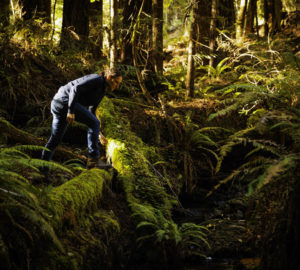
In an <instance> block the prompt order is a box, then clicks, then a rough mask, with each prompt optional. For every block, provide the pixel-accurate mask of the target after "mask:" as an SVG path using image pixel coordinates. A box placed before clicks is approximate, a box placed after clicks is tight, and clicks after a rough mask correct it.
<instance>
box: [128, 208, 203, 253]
mask: <svg viewBox="0 0 300 270" xmlns="http://www.w3.org/2000/svg"><path fill="white" fill-rule="evenodd" d="M132 207H133V208H134V209H135V213H134V214H133V216H141V217H143V221H141V222H139V223H138V225H137V227H136V228H137V229H139V230H140V231H144V233H143V236H141V237H139V238H138V239H137V242H138V243H139V244H140V245H142V244H145V242H146V243H147V242H148V241H150V242H152V241H155V242H156V243H159V244H162V245H163V246H165V247H166V248H168V249H170V248H171V249H173V248H175V249H174V250H173V251H172V252H176V253H177V254H179V255H181V256H183V255H190V254H196V255H203V254H202V253H201V252H199V251H196V250H193V247H198V248H200V251H201V250H202V249H203V245H204V244H205V245H207V246H209V244H208V242H207V239H206V234H207V232H208V230H207V228H206V227H205V226H201V225H197V224H194V223H183V224H182V225H180V226H178V225H177V224H175V223H173V222H171V221H170V220H167V219H166V218H165V217H164V216H163V214H162V213H161V212H160V211H159V210H157V209H154V208H152V207H151V206H145V205H138V204H134V205H133V206H132ZM153 213H155V215H154V214H153Z"/></svg>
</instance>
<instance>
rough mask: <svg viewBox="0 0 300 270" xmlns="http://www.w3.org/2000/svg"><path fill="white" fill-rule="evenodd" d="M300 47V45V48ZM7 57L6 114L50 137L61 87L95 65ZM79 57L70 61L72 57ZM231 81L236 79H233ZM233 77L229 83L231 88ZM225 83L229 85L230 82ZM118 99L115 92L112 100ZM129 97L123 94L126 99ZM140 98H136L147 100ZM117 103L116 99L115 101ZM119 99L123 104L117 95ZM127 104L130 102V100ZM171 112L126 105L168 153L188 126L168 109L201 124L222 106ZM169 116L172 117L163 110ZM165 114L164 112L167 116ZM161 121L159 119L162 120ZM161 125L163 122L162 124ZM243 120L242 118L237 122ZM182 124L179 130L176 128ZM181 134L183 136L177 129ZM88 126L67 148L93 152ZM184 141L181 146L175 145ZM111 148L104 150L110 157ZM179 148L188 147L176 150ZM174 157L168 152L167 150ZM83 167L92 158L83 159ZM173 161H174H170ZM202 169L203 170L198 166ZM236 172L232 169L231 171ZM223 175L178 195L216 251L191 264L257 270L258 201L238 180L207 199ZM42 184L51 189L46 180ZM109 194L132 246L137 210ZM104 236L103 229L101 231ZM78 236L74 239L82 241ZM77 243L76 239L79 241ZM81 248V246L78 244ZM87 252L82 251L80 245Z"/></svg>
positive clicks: (109, 207) (21, 54)
mask: <svg viewBox="0 0 300 270" xmlns="http://www.w3.org/2000/svg"><path fill="white" fill-rule="evenodd" d="M297 29H298V28H295V30H294V32H293V33H291V32H289V33H285V34H288V35H291V34H292V35H293V42H294V43H295V42H296V41H297V40H298V39H299V36H300V35H299V32H297V31H298V30H297ZM297 46H298V47H299V45H297ZM0 47H1V48H0V52H1V54H0V60H1V62H2V63H3V67H4V68H3V70H2V71H1V73H0V87H1V89H5V90H4V91H3V92H2V93H1V101H0V105H1V111H0V114H1V116H3V117H5V118H7V119H8V120H10V121H11V122H12V123H13V124H14V125H15V126H17V127H18V128H20V129H22V130H26V131H28V132H29V133H32V134H33V135H34V136H37V137H43V138H44V140H46V138H47V136H48V135H49V133H50V122H51V117H50V114H49V104H50V101H51V98H52V97H53V95H54V94H55V92H56V89H57V88H58V86H60V85H62V84H64V83H66V82H67V81H68V80H70V78H71V77H76V76H79V75H80V74H81V73H84V72H87V71H89V70H91V69H92V68H91V67H90V66H89V65H87V66H84V64H83V63H82V62H80V61H81V60H78V59H77V60H76V61H77V64H76V63H73V65H74V66H75V64H76V66H78V65H80V64H83V68H82V69H81V70H80V71H78V70H77V69H76V68H74V70H73V69H72V67H70V66H68V65H67V63H64V58H61V59H60V58H59V57H58V58H56V60H55V63H54V62H52V61H49V62H48V60H49V59H48V58H43V57H42V55H39V56H37V55H36V51H34V50H33V51H30V50H25V49H24V48H23V47H22V46H20V45H16V44H10V45H9V46H7V44H4V43H3V44H1V45H0ZM72 60H74V58H73V59H69V60H68V61H69V62H72ZM229 83H230V82H229ZM227 84H228V81H226V85H227ZM224 85H225V83H224ZM111 99H112V100H114V97H111ZM120 99H122V96H121V97H120ZM140 100H141V99H140V98H139V99H136V102H137V103H140ZM113 102H114V101H113ZM115 103H116V104H118V99H117V98H116V100H115ZM125 103H126V102H125ZM165 106H166V111H165V112H162V110H161V109H152V108H150V107H145V106H139V105H136V106H135V107H134V110H133V109H132V107H131V106H126V104H125V105H124V103H123V105H122V106H121V111H122V112H123V113H124V115H126V117H127V118H128V119H129V122H130V126H131V129H132V131H133V132H135V133H136V135H137V136H138V137H140V138H142V140H143V141H144V142H145V143H147V144H149V145H152V146H155V147H158V148H160V149H161V152H162V153H168V151H169V150H168V149H173V147H174V145H172V142H170V140H169V138H170V137H172V136H173V137H176V136H177V135H178V134H179V135H178V136H180V133H181V132H182V130H180V129H181V128H182V127H181V126H180V125H179V124H178V123H177V126H173V129H172V132H173V134H170V132H171V131H170V129H166V125H165V123H166V122H164V121H165V120H162V119H165V118H166V114H167V115H169V116H173V115H175V114H177V115H185V114H186V112H187V111H191V112H192V114H193V122H194V123H195V124H198V125H201V124H202V121H203V119H204V118H207V115H209V114H210V113H211V112H214V111H216V109H217V108H218V107H219V103H218V101H217V100H214V99H211V98H202V99H200V98H198V99H195V100H193V101H177V102H176V101H173V102H172V103H166V104H165ZM163 114H165V115H163ZM162 115H163V117H162ZM153 119H156V120H155V121H154V120H153ZM155 124H157V125H155ZM236 124H237V125H238V124H239V123H236ZM176 128H177V129H178V130H176ZM177 133H178V134H177ZM82 142H85V130H84V129H83V128H82V126H80V125H79V126H76V125H75V126H74V127H71V128H70V129H69V131H68V132H67V133H66V136H65V139H64V142H63V143H64V145H65V146H66V147H69V149H71V151H73V152H75V153H77V154H80V155H84V154H85V151H86V149H85V144H84V143H82ZM0 143H1V145H6V146H7V145H10V146H11V145H16V144H18V143H20V142H19V141H17V140H16V139H13V138H7V137H5V136H2V135H0ZM177 146H178V147H180V145H179V144H178V145H175V147H177ZM103 151H104V149H102V154H103V158H104V159H105V156H104V152H103ZM176 151H177V153H178V152H180V151H181V149H180V148H179V149H176ZM165 157H166V158H168V155H167V154H166V155H165ZM240 157H241V156H240V155H239V153H237V154H236V156H234V155H233V156H231V157H230V158H228V160H227V164H226V165H228V167H229V169H230V168H232V167H234V166H233V165H232V163H235V162H237V163H238V162H239V159H240ZM67 160H68V159H64V158H60V159H57V161H58V162H61V163H64V162H65V161H67ZM82 162H83V164H84V163H85V161H82ZM170 162H171V161H170ZM172 169H173V170H171V171H167V174H168V175H169V176H170V177H171V178H172V177H173V178H174V179H175V178H176V177H177V176H178V175H180V174H183V172H182V170H183V166H181V167H177V168H176V166H175V167H174V166H173V167H172ZM196 169H197V170H199V171H200V170H201V168H196ZM229 169H228V171H229ZM222 173H223V174H220V175H218V179H222V178H225V177H226V176H228V172H227V171H226V168H225V170H224V171H223V172H222ZM70 178H71V176H69V175H67V174H64V173H61V174H59V173H53V174H51V175H50V180H51V182H52V185H53V186H59V185H61V184H63V183H65V182H66V181H68V180H70ZM216 180H217V179H216V176H213V175H208V174H207V173H206V172H205V173H201V172H199V173H198V175H197V179H196V180H195V182H197V186H196V187H195V188H194V189H193V190H192V192H187V190H184V188H183V187H182V186H181V187H180V188H179V190H180V191H179V190H177V191H179V192H178V193H177V196H178V197H177V199H178V200H179V201H180V205H179V206H178V207H177V208H176V209H173V213H172V214H173V219H174V221H175V222H176V223H177V224H182V223H185V222H194V223H197V224H201V225H206V226H207V228H209V230H210V231H209V234H208V242H209V244H210V248H207V249H206V250H204V251H203V253H204V255H205V256H203V257H202V258H201V259H199V257H197V256H190V257H188V258H187V260H186V262H185V265H186V267H185V269H197V268H198V269H210V270H217V269H223V270H225V269H226V270H229V269H236V270H238V269H239V270H242V269H254V268H256V267H257V266H258V265H259V262H260V258H259V257H258V256H259V254H258V250H257V243H258V242H259V241H260V235H259V234H256V235H255V234H254V232H253V231H251V229H250V227H249V224H247V220H248V219H249V215H251V209H250V207H249V205H250V206H251V201H249V197H247V196H246V195H247V191H248V183H247V182H245V181H240V180H239V179H235V180H234V181H233V182H230V183H227V184H226V185H223V186H222V187H221V188H218V189H217V190H215V191H214V192H212V194H211V195H209V196H207V195H208V194H209V192H210V191H212V190H213V188H214V185H215V183H216ZM33 184H34V185H36V186H38V187H41V188H42V187H46V185H45V184H44V183H39V184H35V183H34V182H33ZM104 194H105V196H104V199H103V209H105V210H106V211H113V212H114V214H115V215H116V216H117V217H118V220H120V221H121V224H120V225H121V228H124V229H121V238H122V239H121V240H120V241H121V242H122V243H123V244H124V247H123V248H124V250H125V249H126V246H129V245H131V244H132V243H130V239H131V236H132V235H133V234H134V231H135V228H134V227H133V225H132V223H131V221H130V214H129V210H128V208H127V205H126V199H125V198H124V194H123V193H121V192H120V190H119V188H118V187H117V186H114V185H111V186H108V187H106V189H105V192H104ZM95 233H99V232H95ZM74 239H75V238H73V240H74ZM75 240H76V239H75ZM75 240H74V242H72V241H70V242H66V243H65V244H66V245H75V244H76V241H75ZM72 248H73V249H74V250H76V248H77V247H76V246H73V247H72ZM77 251H78V252H80V250H79V249H78V250H77Z"/></svg>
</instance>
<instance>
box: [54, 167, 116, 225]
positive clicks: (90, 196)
mask: <svg viewBox="0 0 300 270" xmlns="http://www.w3.org/2000/svg"><path fill="white" fill-rule="evenodd" d="M112 176H113V172H112V170H111V171H109V172H107V171H104V170H99V169H92V170H89V171H86V172H83V173H82V174H80V175H79V176H77V177H75V178H73V179H72V180H70V181H68V182H66V183H64V184H63V185H61V186H58V187H55V188H53V189H52V190H51V192H50V193H49V206H50V209H51V210H52V212H53V214H54V218H53V225H54V227H55V228H58V229H60V228H62V226H63V225H64V224H66V223H68V225H72V226H75V225H77V224H78V223H80V222H84V220H85V219H84V216H85V215H87V214H92V213H93V211H95V210H96V209H97V208H98V206H99V202H100V199H101V197H102V189H103V184H104V182H105V181H107V182H110V181H111V179H112Z"/></svg>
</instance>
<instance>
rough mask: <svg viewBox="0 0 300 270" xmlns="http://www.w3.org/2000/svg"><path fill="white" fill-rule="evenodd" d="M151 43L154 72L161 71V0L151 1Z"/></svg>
mask: <svg viewBox="0 0 300 270" xmlns="http://www.w3.org/2000/svg"><path fill="white" fill-rule="evenodd" d="M152 13H153V22H152V45H153V50H152V52H153V54H152V56H153V63H154V70H155V72H157V73H159V74H162V73H163V0H153V2H152Z"/></svg>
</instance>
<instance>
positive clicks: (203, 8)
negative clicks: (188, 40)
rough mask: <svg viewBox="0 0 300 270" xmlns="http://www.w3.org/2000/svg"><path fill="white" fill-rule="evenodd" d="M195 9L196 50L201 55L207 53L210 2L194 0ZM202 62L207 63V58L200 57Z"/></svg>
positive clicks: (208, 51) (207, 0)
mask: <svg viewBox="0 0 300 270" xmlns="http://www.w3.org/2000/svg"><path fill="white" fill-rule="evenodd" d="M196 2H197V3H198V4H197V10H196V15H195V16H196V27H197V28H196V51H195V53H198V52H200V53H201V54H202V55H208V54H209V53H210V50H209V41H210V22H211V6H212V2H211V1H209V0H196ZM202 62H204V63H203V64H205V65H207V64H208V62H209V61H208V60H207V59H206V58H203V59H202Z"/></svg>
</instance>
